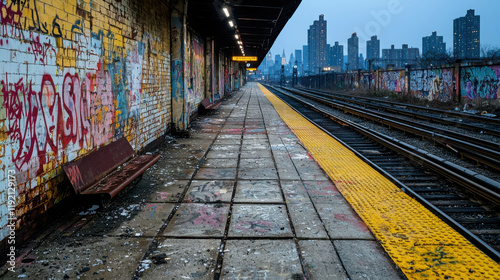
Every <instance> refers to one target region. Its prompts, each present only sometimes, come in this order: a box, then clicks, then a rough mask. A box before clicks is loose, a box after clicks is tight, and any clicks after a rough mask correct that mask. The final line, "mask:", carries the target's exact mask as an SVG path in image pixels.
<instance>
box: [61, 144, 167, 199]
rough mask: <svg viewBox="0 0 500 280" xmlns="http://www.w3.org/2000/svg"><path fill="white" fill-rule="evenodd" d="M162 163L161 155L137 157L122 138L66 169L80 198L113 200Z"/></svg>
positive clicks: (67, 165)
mask: <svg viewBox="0 0 500 280" xmlns="http://www.w3.org/2000/svg"><path fill="white" fill-rule="evenodd" d="M159 159H160V155H136V156H134V150H133V149H132V146H130V143H129V142H128V141H127V139H125V138H120V139H119V140H117V141H115V142H113V143H111V144H108V145H106V146H104V147H102V148H100V149H98V150H97V151H93V152H91V153H90V154H88V155H86V156H84V157H83V158H80V159H78V160H75V161H72V162H70V163H68V164H66V165H64V167H63V169H64V172H65V173H66V175H67V176H68V178H69V180H70V182H71V185H72V186H73V189H74V190H75V192H76V194H79V195H101V197H109V198H112V197H114V196H115V195H117V194H118V192H119V191H121V190H122V189H123V188H125V187H126V186H127V185H129V184H130V183H132V181H134V180H135V179H137V178H138V177H139V176H141V175H142V173H144V171H146V170H147V169H148V168H149V167H150V166H151V165H153V164H154V163H155V162H157V161H158V160H159Z"/></svg>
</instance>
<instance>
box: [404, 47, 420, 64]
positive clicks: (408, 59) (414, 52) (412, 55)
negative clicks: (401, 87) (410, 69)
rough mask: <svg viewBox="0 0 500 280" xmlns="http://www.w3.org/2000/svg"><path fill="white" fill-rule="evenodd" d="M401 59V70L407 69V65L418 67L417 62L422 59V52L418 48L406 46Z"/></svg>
mask: <svg viewBox="0 0 500 280" xmlns="http://www.w3.org/2000/svg"><path fill="white" fill-rule="evenodd" d="M401 58H402V61H401V64H400V67H401V68H403V67H405V65H406V64H409V65H416V64H417V60H418V59H420V50H419V49H418V48H408V45H407V44H404V45H403V48H402V50H401Z"/></svg>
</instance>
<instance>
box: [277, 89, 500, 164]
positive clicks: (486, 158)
mask: <svg viewBox="0 0 500 280" xmlns="http://www.w3.org/2000/svg"><path fill="white" fill-rule="evenodd" d="M283 89H284V90H287V91H289V92H293V93H294V94H297V95H300V96H304V97H306V98H308V99H311V100H314V101H316V102H320V103H322V104H325V105H327V106H329V107H333V108H336V109H338V110H341V111H344V112H345V113H349V114H352V115H354V116H357V117H361V118H364V119H369V120H371V121H373V122H376V123H379V124H381V125H383V126H387V127H390V128H396V129H399V130H401V131H404V132H407V133H411V134H413V135H417V136H420V137H422V138H423V139H429V140H431V141H433V142H434V143H435V144H440V145H442V146H444V147H446V148H448V149H450V150H451V151H453V152H455V153H457V154H459V155H460V156H461V157H465V158H468V159H470V160H473V161H474V162H477V163H480V164H483V165H485V166H488V167H490V168H492V169H495V170H498V171H500V144H498V143H496V142H492V141H488V140H482V139H478V138H477V137H472V136H469V135H466V134H462V133H457V132H453V131H450V130H448V129H441V128H438V127H434V126H432V125H430V124H424V123H420V122H416V121H414V120H412V119H409V118H402V117H399V116H395V115H389V114H386V113H384V112H385V111H380V110H375V109H367V108H364V107H361V106H357V105H353V104H351V103H348V102H345V101H339V100H337V99H335V100H332V97H329V96H328V97H325V96H324V95H318V94H316V93H310V92H305V91H303V90H297V89H292V88H283ZM370 106H372V105H370Z"/></svg>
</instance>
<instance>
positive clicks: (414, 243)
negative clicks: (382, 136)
mask: <svg viewBox="0 0 500 280" xmlns="http://www.w3.org/2000/svg"><path fill="white" fill-rule="evenodd" d="M259 87H260V89H261V91H262V92H263V93H264V95H265V96H266V97H267V99H269V101H270V102H271V103H272V104H273V106H274V108H275V109H276V111H277V112H278V114H279V115H280V116H281V118H282V119H283V120H284V121H285V122H286V124H287V125H288V126H289V127H290V128H291V129H292V131H293V132H294V133H295V135H296V136H297V137H298V138H299V139H300V141H302V143H303V144H304V145H305V146H306V147H307V149H308V151H309V153H310V154H311V155H312V156H313V157H314V159H315V160H316V161H317V162H318V163H319V164H320V165H321V167H322V168H323V170H324V171H325V172H326V173H327V174H328V176H329V177H330V178H331V179H332V181H333V182H334V183H335V185H336V186H337V188H338V189H339V191H340V192H341V193H342V195H343V196H344V197H345V198H346V199H347V201H349V203H350V204H351V205H352V207H353V208H354V210H355V211H356V212H357V213H358V215H359V216H360V217H361V218H362V219H363V221H364V222H365V223H366V224H367V226H368V227H369V228H370V230H371V231H372V233H373V234H374V235H375V237H376V238H377V239H378V240H379V241H380V243H381V244H382V246H383V247H384V249H385V250H386V251H387V253H388V254H389V255H390V256H391V258H392V259H393V261H394V262H395V263H396V264H397V265H398V266H399V267H400V269H401V270H402V271H403V272H404V274H405V275H406V276H407V277H408V278H409V279H497V280H498V279H500V265H499V264H498V263H496V262H495V261H493V260H492V259H491V258H489V257H488V256H487V255H485V254H484V253H483V252H481V251H480V250H479V249H477V248H476V247H475V246H474V245H472V244H471V243H470V242H469V241H468V240H466V239H465V238H464V237H463V236H462V235H460V234H459V233H458V232H457V231H455V230H454V229H453V228H451V227H450V226H448V225H447V224H446V223H444V222H443V221H441V220H440V219H439V218H438V217H436V216H435V215H434V214H432V213H431V212H430V211H429V210H427V209H426V208H425V207H423V206H422V205H421V204H420V203H418V202H417V201H416V200H414V199H413V198H411V197H409V196H408V195H407V194H405V193H404V192H403V191H401V189H399V188H398V187H396V186H395V185H394V184H393V183H391V182H390V181H389V180H388V179H386V178H385V177H384V176H382V175H381V174H380V173H378V172H377V171H376V170H374V169H373V168H372V167H370V166H369V165H368V164H367V163H365V162H363V161H362V160H361V159H359V158H358V157H357V156H356V155H355V154H354V153H353V152H351V151H350V150H349V149H347V148H345V147H344V146H343V145H342V144H340V143H339V142H338V141H336V140H335V139H333V138H332V137H330V136H328V135H327V134H326V133H324V132H323V131H321V130H320V129H318V128H317V127H316V126H314V125H313V124H311V123H310V122H308V121H307V120H306V119H305V118H303V117H302V116H301V115H299V114H298V113H297V112H295V111H294V110H293V109H291V108H290V107H289V106H288V105H287V104H285V103H284V102H283V101H281V100H280V99H278V98H277V97H276V96H274V95H273V94H272V93H271V92H270V91H268V90H267V89H266V88H264V87H263V86H262V85H260V84H259Z"/></svg>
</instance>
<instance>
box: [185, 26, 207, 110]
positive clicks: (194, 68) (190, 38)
mask: <svg viewBox="0 0 500 280" xmlns="http://www.w3.org/2000/svg"><path fill="white" fill-rule="evenodd" d="M185 75H186V79H187V80H186V86H187V102H188V104H189V108H188V110H189V116H191V115H192V114H194V113H195V112H196V111H197V110H198V106H199V105H200V103H201V100H203V98H204V97H203V96H204V95H205V44H204V42H203V41H202V40H201V39H200V38H199V36H197V35H195V34H194V33H193V32H191V31H189V32H187V43H186V69H185Z"/></svg>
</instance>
